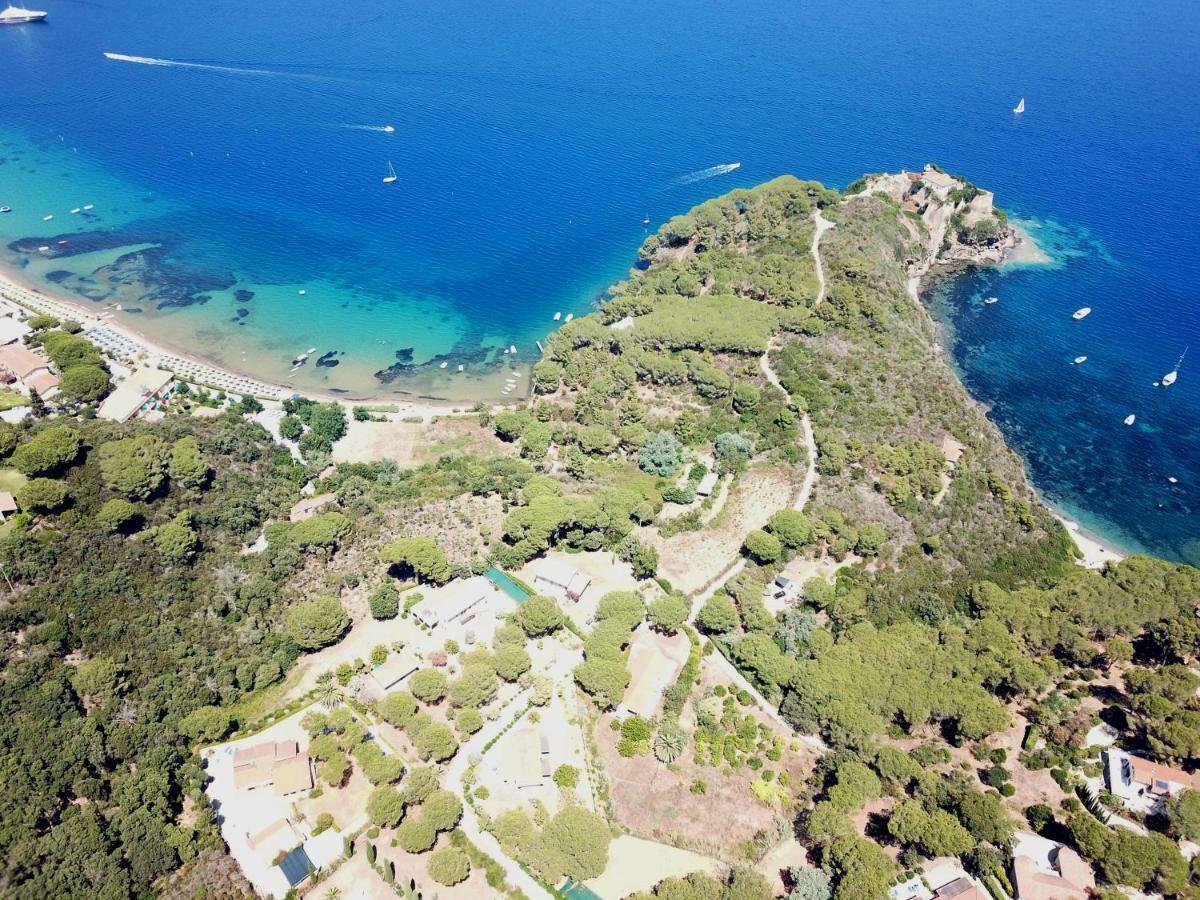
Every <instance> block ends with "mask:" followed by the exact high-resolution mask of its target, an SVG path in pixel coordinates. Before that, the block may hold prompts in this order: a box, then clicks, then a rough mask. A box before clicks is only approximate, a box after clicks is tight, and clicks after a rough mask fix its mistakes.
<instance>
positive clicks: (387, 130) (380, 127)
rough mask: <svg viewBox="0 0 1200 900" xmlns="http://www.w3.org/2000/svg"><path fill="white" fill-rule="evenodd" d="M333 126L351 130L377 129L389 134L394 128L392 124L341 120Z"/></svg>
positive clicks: (381, 132)
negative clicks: (356, 122)
mask: <svg viewBox="0 0 1200 900" xmlns="http://www.w3.org/2000/svg"><path fill="white" fill-rule="evenodd" d="M331 127H333V128H349V129H351V130H352V131H377V132H379V133H380V134H391V133H392V132H394V131H395V130H396V127H395V126H394V125H352V124H349V123H346V122H343V123H341V124H339V125H333V126H331Z"/></svg>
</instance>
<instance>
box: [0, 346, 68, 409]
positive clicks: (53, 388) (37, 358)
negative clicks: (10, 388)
mask: <svg viewBox="0 0 1200 900" xmlns="http://www.w3.org/2000/svg"><path fill="white" fill-rule="evenodd" d="M0 380H4V381H7V382H8V383H10V384H11V383H13V382H18V383H19V384H21V385H23V386H24V387H25V388H26V390H29V389H32V390H35V391H37V392H38V393H39V394H41V395H42V396H43V397H46V398H49V397H51V396H53V395H54V394H55V393H57V391H58V376H57V375H55V374H54V372H53V371H51V369H50V360H48V359H47V358H46V357H45V356H43V355H42V354H41V353H40V352H36V351H34V350H30V349H29V348H28V347H25V346H22V345H21V344H7V345H5V346H3V347H0Z"/></svg>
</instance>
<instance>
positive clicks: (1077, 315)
mask: <svg viewBox="0 0 1200 900" xmlns="http://www.w3.org/2000/svg"><path fill="white" fill-rule="evenodd" d="M1091 314H1092V308H1091V307H1090V306H1085V307H1083V308H1081V309H1077V310H1075V312H1074V313H1072V314H1071V318H1072V319H1074V320H1075V321H1076V322H1078V321H1079V320H1080V319H1086V318H1087V317H1088V316H1090V315H1091Z"/></svg>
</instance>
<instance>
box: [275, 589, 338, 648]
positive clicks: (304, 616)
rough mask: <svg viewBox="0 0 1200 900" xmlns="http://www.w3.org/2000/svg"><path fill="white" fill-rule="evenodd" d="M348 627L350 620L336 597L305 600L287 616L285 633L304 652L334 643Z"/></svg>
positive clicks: (285, 614) (285, 618)
mask: <svg viewBox="0 0 1200 900" xmlns="http://www.w3.org/2000/svg"><path fill="white" fill-rule="evenodd" d="M349 625H350V617H349V616H347V615H346V611H345V610H344V609H343V608H342V604H341V602H339V601H338V600H336V599H334V598H333V597H315V598H313V599H312V600H303V601H301V602H300V603H297V604H295V605H293V606H291V607H290V608H289V609H288V610H287V612H285V613H284V631H285V633H286V634H287V635H288V637H290V638H291V639H292V640H293V641H295V642H296V646H298V647H300V648H301V649H302V650H317V649H319V648H321V647H326V646H328V645H330V644H332V643H335V642H336V641H337V640H338V639H339V638H340V637H341V636H342V634H343V633H345V631H346V629H347V628H348V627H349Z"/></svg>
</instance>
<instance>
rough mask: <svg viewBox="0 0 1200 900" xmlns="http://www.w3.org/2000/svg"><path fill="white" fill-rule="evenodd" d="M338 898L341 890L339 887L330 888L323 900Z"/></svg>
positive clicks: (335, 899) (336, 899)
mask: <svg viewBox="0 0 1200 900" xmlns="http://www.w3.org/2000/svg"><path fill="white" fill-rule="evenodd" d="M340 896H342V889H341V888H340V887H331V888H330V889H329V890H327V891H326V892H325V900H338V898H339V897H340Z"/></svg>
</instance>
